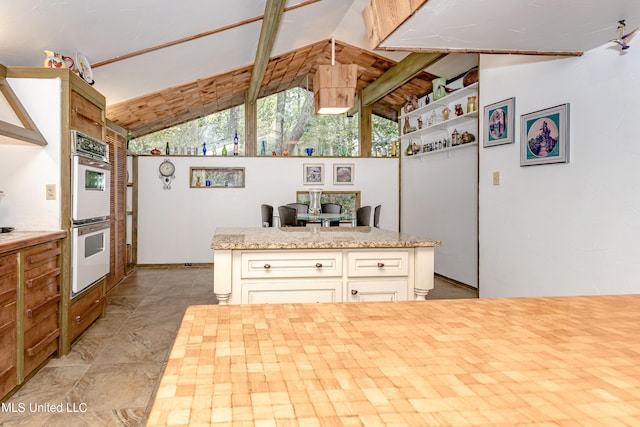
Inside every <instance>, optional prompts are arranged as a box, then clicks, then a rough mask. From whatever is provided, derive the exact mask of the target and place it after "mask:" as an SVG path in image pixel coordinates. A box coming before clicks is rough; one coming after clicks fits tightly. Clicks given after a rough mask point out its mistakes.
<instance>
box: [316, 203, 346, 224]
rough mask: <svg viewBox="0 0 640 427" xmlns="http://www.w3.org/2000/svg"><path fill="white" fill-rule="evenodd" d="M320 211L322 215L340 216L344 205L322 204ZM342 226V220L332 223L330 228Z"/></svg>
mask: <svg viewBox="0 0 640 427" xmlns="http://www.w3.org/2000/svg"><path fill="white" fill-rule="evenodd" d="M320 210H321V211H322V213H330V214H340V213H342V205H340V204H338V203H322V204H320ZM339 225H340V220H336V221H330V222H329V226H330V227H337V226H339Z"/></svg>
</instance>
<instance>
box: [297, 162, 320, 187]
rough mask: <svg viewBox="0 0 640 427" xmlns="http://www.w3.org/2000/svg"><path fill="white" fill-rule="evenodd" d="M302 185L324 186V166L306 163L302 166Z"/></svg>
mask: <svg viewBox="0 0 640 427" xmlns="http://www.w3.org/2000/svg"><path fill="white" fill-rule="evenodd" d="M302 183H303V184H304V185H316V184H324V164H322V163H305V164H303V165H302Z"/></svg>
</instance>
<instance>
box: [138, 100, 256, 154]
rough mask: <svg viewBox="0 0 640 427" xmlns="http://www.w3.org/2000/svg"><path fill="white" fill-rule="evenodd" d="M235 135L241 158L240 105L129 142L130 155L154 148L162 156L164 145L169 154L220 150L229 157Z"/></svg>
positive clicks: (146, 151)
mask: <svg viewBox="0 0 640 427" xmlns="http://www.w3.org/2000/svg"><path fill="white" fill-rule="evenodd" d="M236 131H237V132H238V153H239V155H241V156H243V155H244V150H245V145H244V140H245V139H244V105H240V106H237V107H233V108H229V109H227V110H223V111H220V112H217V113H214V114H210V115H208V116H206V117H202V118H199V119H195V120H191V121H189V122H185V123H183V124H180V125H176V126H172V127H170V128H167V129H163V130H161V131H158V132H154V133H150V134H148V135H144V136H141V137H139V138H136V139H134V140H132V141H130V142H129V146H128V151H129V152H130V153H132V154H149V153H150V152H151V150H153V149H154V148H156V149H158V150H160V151H161V152H162V154H164V153H165V149H166V147H167V143H168V144H169V151H170V153H171V154H176V155H177V154H185V155H202V154H203V144H206V145H205V147H206V150H207V151H206V155H207V156H211V155H216V156H220V155H222V151H223V147H224V148H226V150H227V153H228V155H229V156H233V137H234V134H235V132H236Z"/></svg>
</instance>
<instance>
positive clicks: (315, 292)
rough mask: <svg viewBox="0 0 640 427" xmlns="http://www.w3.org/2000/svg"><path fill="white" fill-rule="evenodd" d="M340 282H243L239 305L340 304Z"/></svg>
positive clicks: (319, 280)
mask: <svg viewBox="0 0 640 427" xmlns="http://www.w3.org/2000/svg"><path fill="white" fill-rule="evenodd" d="M341 301H342V281H341V280H335V279H334V280H322V279H316V280H306V281H305V280H294V281H275V282H243V283H242V301H240V303H241V304H284V303H286V304H291V303H315V302H341Z"/></svg>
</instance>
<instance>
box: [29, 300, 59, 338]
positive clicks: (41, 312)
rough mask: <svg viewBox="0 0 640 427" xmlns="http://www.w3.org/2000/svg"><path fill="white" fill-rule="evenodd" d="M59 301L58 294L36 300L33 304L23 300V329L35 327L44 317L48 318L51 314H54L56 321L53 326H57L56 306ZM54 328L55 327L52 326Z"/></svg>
mask: <svg viewBox="0 0 640 427" xmlns="http://www.w3.org/2000/svg"><path fill="white" fill-rule="evenodd" d="M59 302H60V294H54V295H51V296H49V297H48V298H46V299H43V300H41V301H37V302H36V303H34V304H29V303H27V302H26V301H25V306H24V330H25V331H29V330H30V329H32V328H34V327H37V326H38V324H39V323H40V322H42V321H43V320H45V319H49V317H50V316H51V315H55V318H56V323H55V327H56V328H57V327H58V322H57V318H58V311H59V310H58V307H59ZM52 329H55V328H52Z"/></svg>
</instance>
